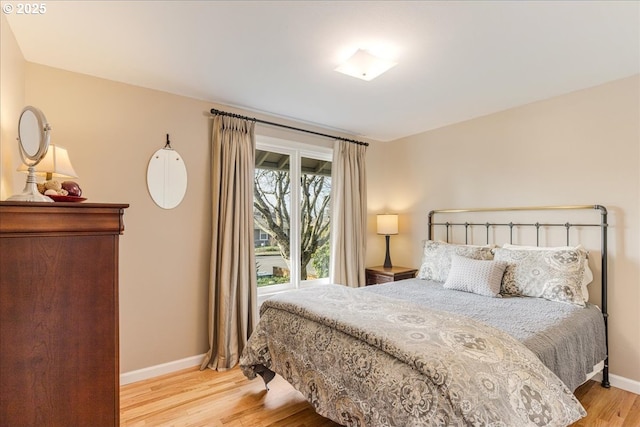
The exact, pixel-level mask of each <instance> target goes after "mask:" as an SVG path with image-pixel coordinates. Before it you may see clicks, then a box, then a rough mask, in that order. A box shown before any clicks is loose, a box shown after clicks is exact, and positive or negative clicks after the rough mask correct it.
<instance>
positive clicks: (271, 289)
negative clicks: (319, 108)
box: [256, 135, 333, 297]
mask: <svg viewBox="0 0 640 427" xmlns="http://www.w3.org/2000/svg"><path fill="white" fill-rule="evenodd" d="M256 150H263V151H272V152H274V153H279V154H286V155H288V156H289V173H290V181H291V200H290V204H291V206H292V207H293V206H297V207H298V209H296V210H295V211H294V210H293V209H292V212H289V216H290V226H291V228H292V230H291V231H290V233H289V234H290V238H291V242H290V245H291V250H290V252H291V260H294V259H295V260H296V262H295V263H294V262H293V261H292V262H291V269H290V274H289V278H290V281H289V283H281V284H277V285H269V286H261V287H259V288H258V296H259V297H260V296H266V295H273V294H276V293H280V292H286V291H291V290H295V289H301V288H306V287H310V286H316V285H321V284H328V283H329V278H328V277H325V278H321V279H314V280H304V281H302V280H300V201H301V198H300V180H301V178H302V165H301V162H302V158H303V157H307V158H311V159H317V160H324V161H329V162H333V148H331V147H324V146H316V145H310V144H305V143H301V142H296V141H290V140H285V139H280V138H274V137H268V136H261V135H256ZM332 167H333V165H332ZM294 187H295V188H294ZM331 197H333V183H332V188H331ZM294 228H295V231H294V230H293V229H294ZM294 279H295V280H294Z"/></svg>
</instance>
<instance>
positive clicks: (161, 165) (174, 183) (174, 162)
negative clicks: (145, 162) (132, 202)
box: [147, 147, 187, 209]
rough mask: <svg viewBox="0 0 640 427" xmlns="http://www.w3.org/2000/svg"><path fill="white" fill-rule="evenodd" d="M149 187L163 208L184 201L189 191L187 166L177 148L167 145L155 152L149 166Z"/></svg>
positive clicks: (152, 195) (152, 196)
mask: <svg viewBox="0 0 640 427" xmlns="http://www.w3.org/2000/svg"><path fill="white" fill-rule="evenodd" d="M147 188H148V189H149V194H150V195H151V198H152V199H153V201H154V202H155V203H156V205H158V206H160V207H161V208H163V209H173V208H175V207H176V206H178V205H179V204H180V202H182V199H183V198H184V195H185V193H186V191H187V168H186V166H185V164H184V161H183V160H182V157H180V154H178V152H177V151H176V150H174V149H172V148H166V147H165V148H161V149H160V150H158V151H156V152H155V153H153V156H151V160H149V166H148V167H147Z"/></svg>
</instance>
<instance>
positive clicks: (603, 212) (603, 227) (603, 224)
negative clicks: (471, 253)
mask: <svg viewBox="0 0 640 427" xmlns="http://www.w3.org/2000/svg"><path fill="white" fill-rule="evenodd" d="M587 209H589V210H598V211H600V223H582V222H580V223H571V222H565V223H540V222H535V223H518V222H508V223H504V222H484V223H472V222H466V221H465V222H448V221H446V222H434V216H435V215H437V214H457V213H474V212H476V213H477V212H489V213H496V212H514V211H532V212H534V211H566V210H587ZM435 226H443V227H445V228H446V241H447V242H449V239H450V236H451V234H452V232H453V227H454V226H455V227H460V226H463V227H464V234H465V244H468V242H469V232H472V229H473V227H485V229H486V243H487V244H489V243H490V242H489V234H490V230H492V229H495V228H498V227H509V243H513V230H514V228H524V227H535V229H536V246H540V229H541V228H542V229H546V228H552V227H565V228H566V232H567V246H569V230H570V229H571V228H572V227H600V232H601V237H600V243H601V250H602V252H601V254H602V259H601V273H602V282H601V285H602V296H601V307H600V309H601V311H602V316H603V318H604V328H605V347H606V349H607V356H606V358H605V360H604V368H603V369H602V382H601V385H602V387H606V388H609V387H610V386H611V385H610V384H609V327H608V317H609V314H608V312H607V227H608V223H607V208H606V207H604V206H602V205H569V206H530V207H510V208H476V209H439V210H432V211H430V212H429V225H428V238H429V240H432V239H433V232H434V227H435Z"/></svg>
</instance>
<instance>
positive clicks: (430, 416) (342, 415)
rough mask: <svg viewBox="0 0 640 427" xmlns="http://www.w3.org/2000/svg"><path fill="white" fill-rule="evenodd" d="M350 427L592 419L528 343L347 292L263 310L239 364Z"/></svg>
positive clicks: (340, 289) (313, 295) (336, 289)
mask: <svg viewBox="0 0 640 427" xmlns="http://www.w3.org/2000/svg"><path fill="white" fill-rule="evenodd" d="M240 366H241V368H242V370H243V372H244V373H245V375H246V376H247V377H249V378H254V377H255V375H256V373H259V372H260V371H262V370H263V369H264V368H267V369H269V370H272V371H275V372H277V373H279V374H280V375H282V376H283V377H284V378H285V379H286V380H287V381H289V382H290V383H291V384H292V385H293V386H294V387H295V388H296V389H298V390H299V391H300V392H301V393H302V394H303V395H304V396H305V397H306V398H307V400H308V401H309V402H311V404H312V405H313V406H314V407H315V409H316V411H317V412H318V413H319V414H321V415H323V416H325V417H328V418H331V419H332V420H334V421H336V422H338V423H340V424H343V425H347V426H407V427H408V426H438V425H441V426H464V425H475V426H566V425H568V424H570V423H572V422H574V421H576V420H578V419H580V418H582V417H583V416H585V415H586V412H585V411H584V409H583V408H582V406H581V405H580V403H579V402H578V401H577V399H576V398H575V397H574V396H573V394H572V393H571V391H570V390H569V389H568V388H567V387H566V386H565V385H564V383H562V381H560V380H559V379H558V378H557V377H556V376H555V375H554V374H553V373H552V372H551V371H549V369H548V368H546V367H545V366H544V365H543V364H542V362H540V360H539V359H538V358H537V357H536V356H535V355H534V354H533V353H532V352H531V351H530V350H528V349H527V348H526V347H524V346H523V345H522V344H521V343H520V342H518V341H517V340H515V339H514V338H512V337H511V336H509V335H508V334H506V333H504V332H502V331H500V330H497V329H495V328H492V327H490V326H487V325H484V324H482V323H479V322H475V321H473V320H471V319H468V318H465V317H462V316H457V315H453V314H450V313H444V312H440V311H426V310H425V309H424V308H421V307H419V306H417V305H414V304H412V303H410V302H403V301H400V300H397V299H392V298H388V297H385V296H380V295H375V294H373V293H370V292H361V291H358V290H357V289H351V288H347V287H344V286H337V285H327V286H320V287H315V288H313V289H304V290H300V291H297V292H288V293H285V294H282V295H278V296H276V297H272V298H270V299H269V300H267V301H265V303H264V304H263V305H262V308H261V319H260V322H259V324H258V327H257V329H256V330H255V331H254V333H253V334H252V336H251V338H250V340H249V343H248V346H247V347H246V348H245V350H244V352H243V355H242V357H241V359H240Z"/></svg>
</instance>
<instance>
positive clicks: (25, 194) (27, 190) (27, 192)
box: [7, 166, 53, 202]
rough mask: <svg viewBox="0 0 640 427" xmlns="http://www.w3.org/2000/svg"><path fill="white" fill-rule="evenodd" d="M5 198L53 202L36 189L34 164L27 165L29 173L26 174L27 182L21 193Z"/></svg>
mask: <svg viewBox="0 0 640 427" xmlns="http://www.w3.org/2000/svg"><path fill="white" fill-rule="evenodd" d="M7 200H12V201H16V202H53V199H52V198H51V197H48V196H45V195H44V194H41V193H40V192H39V191H38V184H37V181H36V172H35V167H34V166H29V175H27V183H26V184H25V186H24V190H22V193H21V194H15V195H13V196H11V197H9V198H8V199H7Z"/></svg>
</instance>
